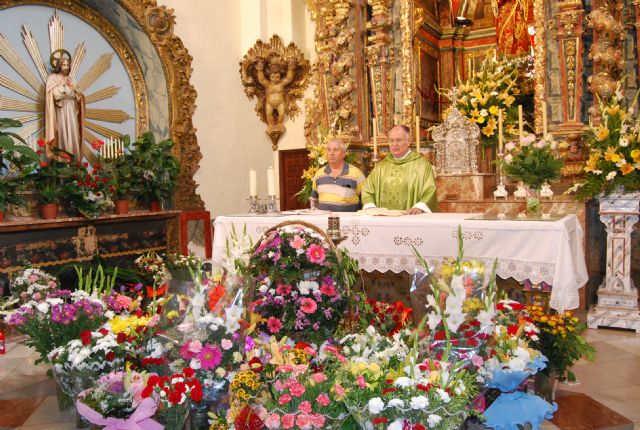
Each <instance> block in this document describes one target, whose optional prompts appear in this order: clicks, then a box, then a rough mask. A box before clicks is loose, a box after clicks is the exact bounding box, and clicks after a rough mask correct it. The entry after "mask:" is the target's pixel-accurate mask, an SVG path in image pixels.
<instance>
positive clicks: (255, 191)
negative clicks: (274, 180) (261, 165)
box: [249, 169, 258, 197]
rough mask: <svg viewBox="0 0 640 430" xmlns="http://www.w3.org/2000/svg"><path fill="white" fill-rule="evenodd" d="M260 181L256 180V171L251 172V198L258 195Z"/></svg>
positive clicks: (251, 170)
mask: <svg viewBox="0 0 640 430" xmlns="http://www.w3.org/2000/svg"><path fill="white" fill-rule="evenodd" d="M257 184H258V181H257V180H256V171H255V169H250V170H249V196H251V197H254V196H257V195H258V186H257Z"/></svg>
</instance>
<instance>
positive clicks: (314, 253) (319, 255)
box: [307, 243, 324, 264]
mask: <svg viewBox="0 0 640 430" xmlns="http://www.w3.org/2000/svg"><path fill="white" fill-rule="evenodd" d="M307 259H308V260H309V261H310V262H312V263H318V264H322V263H323V262H324V248H323V247H322V246H320V245H316V244H315V243H314V244H312V245H310V246H309V248H308V249H307Z"/></svg>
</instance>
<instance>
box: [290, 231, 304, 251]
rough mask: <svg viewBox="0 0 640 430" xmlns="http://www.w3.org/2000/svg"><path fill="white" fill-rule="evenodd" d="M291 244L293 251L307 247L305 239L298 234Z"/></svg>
mask: <svg viewBox="0 0 640 430" xmlns="http://www.w3.org/2000/svg"><path fill="white" fill-rule="evenodd" d="M289 244H290V245H291V247H292V248H293V249H300V248H302V247H303V246H304V245H305V241H304V239H303V238H301V237H300V236H298V235H297V234H296V235H295V236H293V239H291V240H290V241H289Z"/></svg>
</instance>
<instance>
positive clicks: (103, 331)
mask: <svg viewBox="0 0 640 430" xmlns="http://www.w3.org/2000/svg"><path fill="white" fill-rule="evenodd" d="M98 331H99V332H100V334H101V335H103V336H106V335H108V334H109V330H107V329H106V328H101V329H99V330H98Z"/></svg>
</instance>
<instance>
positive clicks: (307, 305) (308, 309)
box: [300, 298, 318, 314]
mask: <svg viewBox="0 0 640 430" xmlns="http://www.w3.org/2000/svg"><path fill="white" fill-rule="evenodd" d="M300 309H301V310H302V312H304V313H305V314H312V313H314V312H315V311H316V309H318V304H317V303H316V302H315V300H313V299H310V298H305V299H302V302H301V303H300Z"/></svg>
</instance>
